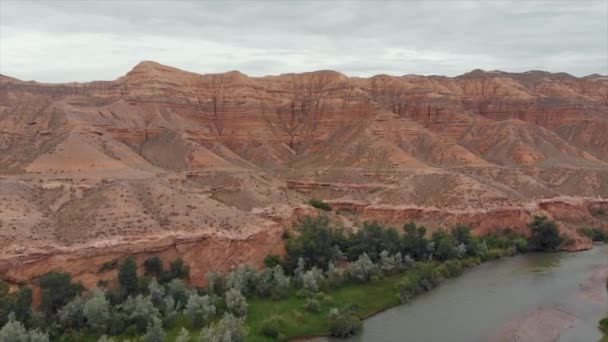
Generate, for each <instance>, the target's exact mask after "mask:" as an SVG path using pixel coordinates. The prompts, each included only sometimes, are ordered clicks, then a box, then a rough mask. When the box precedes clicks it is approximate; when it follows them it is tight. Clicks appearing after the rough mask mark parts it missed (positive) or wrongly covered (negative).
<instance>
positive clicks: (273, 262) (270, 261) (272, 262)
mask: <svg viewBox="0 0 608 342" xmlns="http://www.w3.org/2000/svg"><path fill="white" fill-rule="evenodd" d="M264 265H265V266H266V267H268V268H274V267H275V266H277V265H281V257H280V256H278V255H276V254H269V255H267V256H266V257H265V258H264Z"/></svg>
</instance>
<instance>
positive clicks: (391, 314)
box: [319, 245, 608, 342]
mask: <svg viewBox="0 0 608 342" xmlns="http://www.w3.org/2000/svg"><path fill="white" fill-rule="evenodd" d="M607 275H608V246H606V245H600V246H595V247H594V248H593V249H592V250H588V251H583V252H577V253H539V254H536V253H535V254H526V255H519V256H515V257H512V258H506V259H502V260H498V261H493V262H489V263H485V264H483V265H481V266H478V267H476V268H474V269H472V270H469V271H467V272H465V274H463V275H462V276H460V277H458V278H456V279H451V280H448V281H446V282H444V283H443V284H441V285H440V286H439V287H438V288H436V289H435V290H433V291H431V292H429V293H426V294H424V295H422V296H419V297H417V298H416V299H414V300H413V301H412V302H411V303H409V304H406V305H401V306H398V307H395V308H392V309H389V310H387V311H384V312H382V313H379V314H378V315H375V316H373V317H371V318H369V319H367V320H366V321H365V322H364V326H363V330H362V331H361V332H360V334H359V335H358V336H355V337H353V338H351V339H350V341H386V342H391V341H413V342H427V341H428V342H435V341H438V342H440V341H441V342H444V341H452V342H461V341H462V342H475V341H484V342H485V341H526V342H527V341H563V342H579V341H580V342H587V341H598V340H599V339H600V337H601V334H600V332H599V331H598V329H597V323H598V321H599V320H600V319H601V318H602V317H604V316H605V315H606V313H608V299H607V296H606V287H605V283H604V281H605V279H606V276H607ZM319 340H322V341H334V340H333V339H319ZM335 341H339V340H335ZM340 341H343V340H340Z"/></svg>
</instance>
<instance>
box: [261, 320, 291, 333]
mask: <svg viewBox="0 0 608 342" xmlns="http://www.w3.org/2000/svg"><path fill="white" fill-rule="evenodd" d="M285 324H286V323H285V319H283V317H280V316H272V317H269V318H267V319H265V320H264V321H262V326H261V331H262V334H263V335H264V336H268V337H270V338H274V339H276V338H278V337H279V335H280V334H281V330H283V327H284V326H285Z"/></svg>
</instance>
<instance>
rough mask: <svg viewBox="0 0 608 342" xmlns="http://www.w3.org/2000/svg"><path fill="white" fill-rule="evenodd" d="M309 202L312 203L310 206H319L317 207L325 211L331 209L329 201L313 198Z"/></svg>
mask: <svg viewBox="0 0 608 342" xmlns="http://www.w3.org/2000/svg"><path fill="white" fill-rule="evenodd" d="M308 204H310V206H311V207H313V208H317V209H320V210H323V211H331V205H329V203H327V202H323V201H321V200H318V199H314V198H313V199H311V200H310V201H308Z"/></svg>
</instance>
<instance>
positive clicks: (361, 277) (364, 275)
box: [348, 253, 378, 283]
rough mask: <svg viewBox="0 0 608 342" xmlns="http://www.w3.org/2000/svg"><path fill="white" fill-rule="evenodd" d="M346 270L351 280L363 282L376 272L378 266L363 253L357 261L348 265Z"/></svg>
mask: <svg viewBox="0 0 608 342" xmlns="http://www.w3.org/2000/svg"><path fill="white" fill-rule="evenodd" d="M348 272H349V275H350V277H351V279H352V280H354V281H357V282H361V283H364V282H368V281H369V280H370V278H371V277H372V276H374V275H376V274H378V268H377V267H376V265H374V263H373V262H372V260H371V259H370V258H369V256H367V254H366V253H363V254H361V256H359V259H357V261H355V262H353V263H352V264H351V265H350V267H349V269H348Z"/></svg>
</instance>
